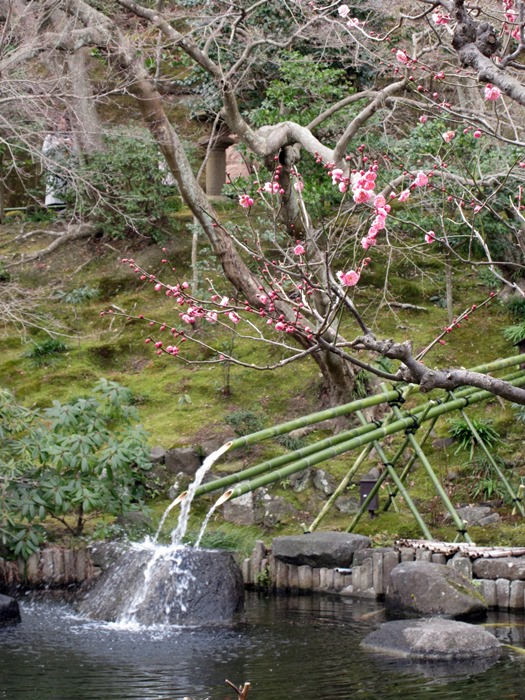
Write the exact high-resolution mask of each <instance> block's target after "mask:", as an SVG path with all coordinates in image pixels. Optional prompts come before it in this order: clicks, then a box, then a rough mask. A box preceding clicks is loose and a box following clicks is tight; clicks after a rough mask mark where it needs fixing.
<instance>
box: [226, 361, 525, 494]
mask: <svg viewBox="0 0 525 700" xmlns="http://www.w3.org/2000/svg"><path fill="white" fill-rule="evenodd" d="M521 374H522V376H520V377H519V378H517V379H514V380H513V381H512V382H511V383H512V384H513V385H514V386H522V385H524V384H525V375H524V374H523V373H521ZM492 396H493V394H492V393H491V392H489V391H485V390H480V391H477V392H474V393H471V394H469V395H468V396H467V397H462V398H457V397H456V398H455V399H454V400H452V401H450V402H448V403H444V404H440V405H436V406H433V407H432V408H430V409H429V410H428V411H427V414H426V417H425V420H430V419H432V418H434V417H435V416H440V415H444V414H446V413H450V412H452V411H455V410H457V409H459V408H463V407H464V406H466V405H468V404H471V403H477V402H479V401H483V400H485V399H488V398H490V397H492ZM416 422H417V417H416V416H413V415H412V416H407V417H406V418H400V419H398V420H396V421H394V422H393V423H391V424H390V425H386V426H382V427H380V428H376V429H374V430H372V431H371V432H368V433H365V434H364V435H359V436H357V437H354V438H352V439H350V440H348V441H345V442H343V443H341V444H340V445H339V446H334V447H330V448H327V449H324V450H319V451H318V452H316V453H314V454H313V455H312V456H310V457H308V458H304V459H299V460H297V461H295V462H292V464H290V465H288V466H287V467H283V468H282V469H277V470H275V471H272V472H269V473H266V474H263V475H262V476H259V477H258V478H257V479H250V480H248V481H246V482H244V483H242V484H239V485H238V486H236V487H234V488H232V489H230V490H229V491H227V492H226V493H224V494H223V495H222V496H221V499H219V500H221V502H224V501H225V500H229V499H232V498H238V497H239V496H241V495H243V494H245V493H248V492H249V491H253V490H255V489H256V488H259V487H261V486H266V485H267V484H270V483H273V482H274V481H278V480H280V479H285V478H287V477H288V476H290V475H291V474H294V473H295V472H298V471H301V470H302V469H305V468H306V467H309V466H313V465H314V464H318V463H319V462H323V461H325V460H327V459H330V458H333V457H337V456H339V455H340V454H343V453H344V452H349V451H350V450H353V449H355V448H356V447H361V446H363V445H366V444H368V443H370V442H374V441H375V440H380V439H382V438H384V437H386V436H387V435H392V434H394V433H396V432H400V431H401V430H406V429H407V428H409V427H411V426H414V425H415V423H416ZM445 495H446V494H445Z"/></svg>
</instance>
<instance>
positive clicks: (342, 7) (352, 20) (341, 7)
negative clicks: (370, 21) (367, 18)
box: [337, 5, 359, 28]
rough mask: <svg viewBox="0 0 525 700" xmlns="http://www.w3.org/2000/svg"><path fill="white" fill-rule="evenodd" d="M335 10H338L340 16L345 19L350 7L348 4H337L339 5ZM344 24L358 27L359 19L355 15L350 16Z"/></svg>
mask: <svg viewBox="0 0 525 700" xmlns="http://www.w3.org/2000/svg"><path fill="white" fill-rule="evenodd" d="M337 12H338V14H339V16H340V17H342V18H343V19H346V18H347V17H348V15H349V14H350V8H349V7H348V5H339V7H338V8H337ZM346 25H347V27H350V28H351V27H358V26H359V20H358V19H357V17H351V18H349V19H348V21H347V23H346Z"/></svg>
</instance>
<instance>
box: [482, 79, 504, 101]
mask: <svg viewBox="0 0 525 700" xmlns="http://www.w3.org/2000/svg"><path fill="white" fill-rule="evenodd" d="M500 97H501V90H500V89H499V88H498V87H496V86H495V85H492V83H487V84H486V85H485V99H486V100H488V101H490V102H495V101H496V100H499V98H500Z"/></svg>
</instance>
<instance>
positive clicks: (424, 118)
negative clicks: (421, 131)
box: [419, 114, 428, 124]
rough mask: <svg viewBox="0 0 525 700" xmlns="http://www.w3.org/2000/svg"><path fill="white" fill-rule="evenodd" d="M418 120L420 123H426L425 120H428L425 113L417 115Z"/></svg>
mask: <svg viewBox="0 0 525 700" xmlns="http://www.w3.org/2000/svg"><path fill="white" fill-rule="evenodd" d="M419 121H420V123H421V124H426V123H427V121H428V117H427V115H426V114H422V115H421V116H420V117H419Z"/></svg>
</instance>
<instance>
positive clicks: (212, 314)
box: [205, 311, 217, 323]
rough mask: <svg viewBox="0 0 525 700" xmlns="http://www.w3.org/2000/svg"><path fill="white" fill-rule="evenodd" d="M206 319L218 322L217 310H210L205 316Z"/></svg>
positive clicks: (209, 321) (210, 321)
mask: <svg viewBox="0 0 525 700" xmlns="http://www.w3.org/2000/svg"><path fill="white" fill-rule="evenodd" d="M205 318H206V320H207V321H208V323H216V322H217V312H216V311H208V312H207V313H206V316H205Z"/></svg>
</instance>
